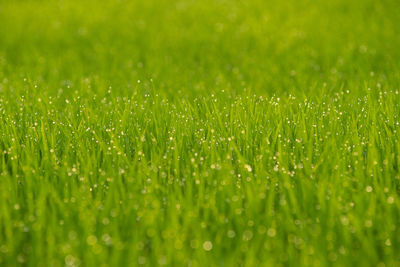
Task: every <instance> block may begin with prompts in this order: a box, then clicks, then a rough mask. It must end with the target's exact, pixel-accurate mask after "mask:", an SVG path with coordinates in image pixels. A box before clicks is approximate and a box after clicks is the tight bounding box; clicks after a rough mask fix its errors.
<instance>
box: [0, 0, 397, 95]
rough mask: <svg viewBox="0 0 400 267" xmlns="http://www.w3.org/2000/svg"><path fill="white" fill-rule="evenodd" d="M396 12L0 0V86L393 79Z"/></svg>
mask: <svg viewBox="0 0 400 267" xmlns="http://www.w3.org/2000/svg"><path fill="white" fill-rule="evenodd" d="M399 22H400V1H396V0H381V1H375V0H335V1H325V0H313V1H311V0H301V1H298V0H297V1H294V0H290V1H278V0H269V1H264V0H263V1H261V0H251V1H234V0H214V1H211V0H201V1H195V0H169V1H166V0H146V1H137V0H134V1H129V0H104V1H92V0H87V1H77V0H69V1H67V0H62V1H23V0H22V1H21V0H18V1H0V36H1V37H0V93H18V92H15V90H17V89H15V88H17V87H20V86H19V84H21V83H23V80H24V79H25V82H26V80H28V81H29V83H28V84H29V85H27V86H28V87H29V90H35V88H36V90H40V91H41V93H42V94H49V95H51V94H55V93H56V92H57V91H58V90H59V88H65V89H71V91H76V90H77V91H78V92H80V93H82V94H86V93H88V94H92V93H97V94H102V93H104V92H105V91H107V89H108V88H109V87H110V86H111V87H112V88H113V92H115V93H116V94H122V95H123V94H126V93H127V92H128V91H129V90H132V88H136V87H137V86H138V80H140V86H141V87H142V89H143V90H155V91H157V93H159V94H161V95H165V96H168V97H174V96H176V95H177V93H180V94H179V95H180V96H193V95H199V94H209V93H210V92H219V91H221V90H224V91H228V92H230V93H232V94H236V93H241V92H243V91H244V90H248V91H250V92H254V93H257V94H265V95H270V94H289V93H291V94H305V95H307V94H311V93H315V91H318V92H320V91H321V90H324V91H327V92H332V91H336V90H339V89H342V88H344V87H346V88H349V89H351V90H352V92H353V93H356V92H359V93H360V94H362V92H363V90H365V88H366V87H370V86H376V85H377V84H378V86H385V84H387V83H390V84H391V85H392V86H393V85H398V84H399V81H400V79H399V78H400V76H399V73H398V72H397V71H395V70H398V69H399V62H400V27H399ZM360 66H362V69H360ZM27 86H25V87H27ZM65 91H66V93H67V91H68V90H65Z"/></svg>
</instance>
